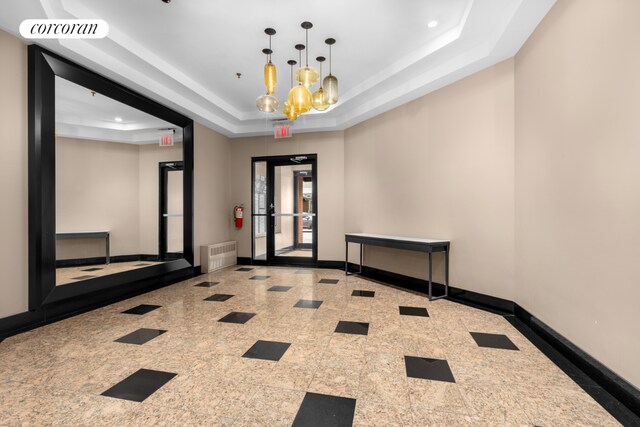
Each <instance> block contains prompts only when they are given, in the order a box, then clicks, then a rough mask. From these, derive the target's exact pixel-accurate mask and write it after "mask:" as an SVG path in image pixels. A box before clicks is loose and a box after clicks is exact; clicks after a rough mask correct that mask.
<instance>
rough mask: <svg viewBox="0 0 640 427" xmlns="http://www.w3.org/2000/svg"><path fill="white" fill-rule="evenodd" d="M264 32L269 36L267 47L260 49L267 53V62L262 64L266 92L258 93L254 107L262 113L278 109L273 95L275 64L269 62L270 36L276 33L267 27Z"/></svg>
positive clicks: (270, 51) (274, 89)
mask: <svg viewBox="0 0 640 427" xmlns="http://www.w3.org/2000/svg"><path fill="white" fill-rule="evenodd" d="M264 32H265V33H266V34H267V35H268V36H269V49H262V53H264V54H265V55H267V63H266V64H264V84H265V86H267V94H266V95H260V96H259V97H258V99H257V100H256V107H258V110H260V111H262V112H264V113H273V112H274V111H276V110H277V109H278V99H277V98H276V97H275V96H273V93H274V92H275V91H276V66H275V64H274V63H273V62H271V54H272V53H273V51H272V50H271V36H273V35H274V34H275V33H276V30H274V29H273V28H267V29H265V30H264Z"/></svg>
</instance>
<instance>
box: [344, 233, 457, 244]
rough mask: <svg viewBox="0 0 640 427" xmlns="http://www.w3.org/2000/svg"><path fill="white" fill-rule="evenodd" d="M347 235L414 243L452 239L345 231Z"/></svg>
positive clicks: (443, 241)
mask: <svg viewBox="0 0 640 427" xmlns="http://www.w3.org/2000/svg"><path fill="white" fill-rule="evenodd" d="M346 236H353V237H359V238H363V239H380V240H396V241H400V242H412V243H424V244H438V243H450V242H451V241H450V240H445V239H425V238H422V237H404V236H390V235H385V234H370V233H345V237H346Z"/></svg>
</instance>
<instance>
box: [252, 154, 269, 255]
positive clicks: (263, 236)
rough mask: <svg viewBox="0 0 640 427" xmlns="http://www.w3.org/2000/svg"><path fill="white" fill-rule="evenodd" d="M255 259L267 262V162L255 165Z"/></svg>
mask: <svg viewBox="0 0 640 427" xmlns="http://www.w3.org/2000/svg"><path fill="white" fill-rule="evenodd" d="M252 209H253V210H252V212H251V214H252V215H251V219H252V221H251V223H252V224H253V259H254V260H261V261H263V260H264V261H266V260H267V214H268V211H267V162H254V163H253V203H252Z"/></svg>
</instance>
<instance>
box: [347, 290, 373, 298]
mask: <svg viewBox="0 0 640 427" xmlns="http://www.w3.org/2000/svg"><path fill="white" fill-rule="evenodd" d="M351 296H352V297H367V298H373V297H374V296H376V293H375V291H359V290H355V291H353V292H351Z"/></svg>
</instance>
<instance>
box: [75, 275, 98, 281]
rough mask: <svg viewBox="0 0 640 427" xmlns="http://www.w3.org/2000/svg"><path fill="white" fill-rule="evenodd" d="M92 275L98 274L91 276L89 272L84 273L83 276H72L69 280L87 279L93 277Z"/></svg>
mask: <svg viewBox="0 0 640 427" xmlns="http://www.w3.org/2000/svg"><path fill="white" fill-rule="evenodd" d="M94 277H98V276H92V275H90V274H85V275H84V276H78V277H72V278H71V280H87V279H93V278H94Z"/></svg>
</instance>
